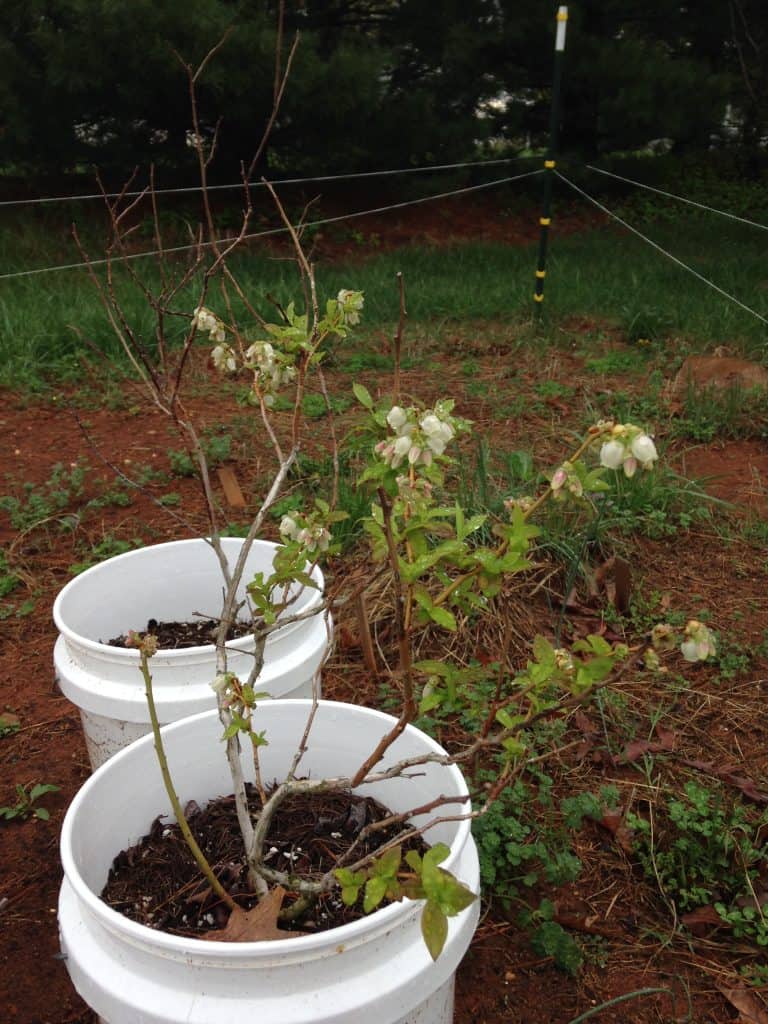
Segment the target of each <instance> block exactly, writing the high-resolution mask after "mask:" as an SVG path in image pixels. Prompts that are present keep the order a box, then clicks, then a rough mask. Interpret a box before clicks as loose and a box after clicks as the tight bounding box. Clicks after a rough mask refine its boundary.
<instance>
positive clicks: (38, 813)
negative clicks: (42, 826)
mask: <svg viewBox="0 0 768 1024" xmlns="http://www.w3.org/2000/svg"><path fill="white" fill-rule="evenodd" d="M35 817H36V818H39V819H40V820H41V821H48V819H49V818H50V814H49V813H48V811H46V809H45V808H44V807H36V808H35Z"/></svg>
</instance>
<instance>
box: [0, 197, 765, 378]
mask: <svg viewBox="0 0 768 1024" xmlns="http://www.w3.org/2000/svg"><path fill="white" fill-rule="evenodd" d="M357 223H358V224H364V221H360V222H357ZM555 223H557V218H556V219H555ZM11 228H12V230H11V231H9V232H6V233H5V239H6V240H5V243H4V245H3V248H2V251H0V274H3V273H4V274H12V273H14V272H17V271H23V270H28V269H34V268H35V267H41V266H42V267H44V266H55V265H61V264H68V263H77V262H79V261H80V256H79V254H78V252H77V250H76V248H75V246H74V244H73V243H72V242H71V240H69V239H68V238H67V231H66V228H65V226H64V224H63V223H62V222H61V221H57V222H53V221H51V220H50V219H48V220H46V219H45V218H42V219H39V220H35V221H30V220H29V219H25V218H23V217H21V216H17V217H15V218H12V219H11ZM340 230H341V229H340ZM344 230H347V229H344ZM644 231H646V233H648V234H649V235H650V237H652V238H653V239H654V240H655V241H656V242H657V243H658V244H659V245H661V246H663V247H664V248H667V249H669V250H670V251H671V252H673V253H674V254H675V255H676V256H677V258H678V259H680V260H682V261H683V262H685V263H687V264H689V265H690V266H692V267H693V268H694V269H695V270H697V271H698V272H699V273H700V274H702V275H703V276H705V277H707V278H709V279H711V280H712V281H714V282H715V283H716V284H717V285H718V286H719V287H720V288H722V289H724V290H725V291H727V292H730V293H731V294H733V295H734V296H736V297H737V298H739V299H740V300H741V302H743V303H745V304H746V305H747V306H750V307H752V308H753V309H754V310H755V311H756V312H758V313H759V314H760V315H761V316H763V317H768V292H766V285H767V284H768V275H767V274H766V270H765V262H764V252H765V249H764V238H763V235H762V232H760V231H758V230H756V229H754V228H750V227H748V226H746V225H739V224H735V223H733V222H728V221H725V220H723V219H721V218H716V217H714V216H711V215H710V216H708V217H704V218H702V217H696V218H690V219H687V220H685V219H678V220H675V221H673V222H657V223H654V224H651V225H650V226H644ZM85 235H86V238H85V245H86V248H87V251H88V252H89V255H90V256H91V257H92V258H93V259H98V258H99V256H101V255H102V254H103V240H102V241H101V242H100V241H99V231H98V229H96V228H95V227H93V226H91V227H90V228H88V229H87V230H86V231H85ZM352 236H354V237H357V238H359V245H358V248H357V250H356V252H355V255H354V257H349V256H347V257H345V258H344V259H342V260H331V259H320V260H319V262H318V265H317V276H318V283H319V288H320V291H321V294H324V295H335V294H336V292H337V291H338V289H339V288H342V287H352V288H356V289H362V290H364V292H365V295H366V318H365V320H366V329H367V330H371V331H376V330H380V329H381V328H382V327H389V325H391V324H393V323H394V321H395V320H396V318H397V289H396V286H395V274H396V272H397V271H402V272H403V274H404V276H405V281H406V287H407V295H408V312H409V316H410V319H411V321H412V322H419V323H424V324H429V325H430V326H431V328H432V329H433V330H438V331H439V329H440V326H441V325H443V324H445V323H447V322H453V321H455V320H459V319H460V320H463V321H483V320H489V321H490V320H494V321H500V322H502V323H505V324H510V323H511V324H516V325H518V326H519V329H520V332H521V335H522V336H531V337H544V338H545V339H548V340H556V339H557V337H558V327H559V326H560V325H561V324H562V323H563V321H564V319H565V318H567V317H573V316H580V317H591V318H597V319H598V320H599V321H601V322H604V323H606V324H608V325H610V326H615V327H618V328H619V329H620V330H621V331H622V332H623V333H624V334H625V336H626V338H627V339H628V340H630V341H635V340H638V339H640V338H647V339H648V340H649V341H652V342H657V343H660V344H669V346H670V349H671V352H670V355H673V354H674V355H679V354H684V352H685V351H687V350H699V349H705V348H707V347H714V346H715V345H723V344H725V345H728V346H730V347H732V348H734V349H735V350H738V351H741V352H744V353H745V354H748V355H751V356H753V357H757V358H760V356H761V355H762V354H764V353H765V346H766V340H767V338H768V332H767V330H766V325H765V324H764V323H762V322H761V321H760V320H759V319H758V318H756V317H754V316H752V315H750V314H749V313H748V312H746V311H745V310H743V309H741V308H739V307H738V306H737V305H736V304H734V303H731V302H729V301H728V300H727V299H725V298H724V297H723V296H722V295H720V294H718V293H717V292H715V291H714V290H712V289H710V288H708V287H707V286H706V285H705V284H703V283H702V282H700V281H698V280H696V279H695V278H694V277H693V276H692V275H690V274H688V273H687V272H686V271H685V270H683V269H682V268H680V267H678V266H676V265H675V264H673V263H672V262H671V261H669V260H668V259H666V258H665V257H664V256H662V255H661V254H660V253H658V252H657V251H655V250H654V249H652V248H651V247H650V246H648V245H646V244H645V243H644V242H643V241H641V240H640V239H638V238H636V237H633V236H632V235H630V234H629V233H628V232H626V231H623V230H621V229H618V228H614V227H604V228H600V229H597V230H591V231H585V232H582V233H579V234H575V235H570V236H565V237H563V236H560V237H558V235H557V234H556V233H554V235H553V238H552V240H551V246H550V257H549V265H548V274H547V281H546V293H545V295H546V297H545V304H544V313H543V316H542V317H541V319H540V320H538V321H535V322H534V321H533V303H532V301H531V295H532V290H533V271H534V267H535V261H536V253H535V247H534V246H532V245H504V244H501V243H471V242H468V243H465V244H457V245H450V246H434V247H426V246H407V247H404V248H400V249H398V250H396V251H391V252H384V251H378V249H377V247H376V245H373V246H368V245H366V242H365V235H364V233H361V234H359V235H356V234H355V232H352ZM255 244H258V243H255ZM151 247H152V240H151V236H147V235H146V234H145V235H144V236H143V237H142V236H138V238H137V241H136V250H137V251H143V250H145V249H149V248H151ZM132 268H133V270H134V272H135V273H136V274H137V275H138V276H139V278H140V279H141V280H142V281H143V282H145V283H146V284H147V285H148V286H150V287H151V286H153V285H154V284H156V274H155V269H154V263H153V261H152V260H149V259H142V260H136V261H135V262H133V263H132ZM233 268H234V269H236V271H237V272H238V276H239V278H240V280H241V282H242V284H243V286H244V288H245V290H246V292H247V293H248V295H249V296H250V298H251V300H252V301H255V303H256V305H257V307H258V308H259V309H260V311H261V312H262V313H263V314H264V315H265V316H267V317H269V316H271V315H272V309H271V307H270V304H269V301H268V299H267V296H268V295H271V296H273V297H274V298H275V299H277V300H278V301H279V302H280V303H283V304H285V303H287V302H289V301H290V300H291V299H295V298H298V296H297V294H296V288H297V283H296V275H295V271H294V268H293V265H292V263H291V262H290V261H289V260H285V259H281V258H276V256H275V255H274V254H270V253H265V252H263V251H262V252H259V251H257V250H256V248H255V245H254V248H253V249H252V251H250V252H247V253H244V254H243V255H241V256H239V257H238V258H237V259H236V260H233ZM99 273H102V271H101V270H100V271H99ZM115 288H116V290H117V292H118V293H119V294H120V295H122V296H124V303H125V308H126V311H127V313H128V316H129V319H130V321H131V323H132V324H134V325H135V327H136V328H137V329H138V330H139V331H140V333H141V334H142V335H144V336H145V337H148V338H151V337H152V334H153V320H152V316H151V313H150V311H149V310H148V308H147V306H146V303H145V302H144V299H143V297H142V295H141V293H140V291H139V290H138V289H136V288H135V286H134V283H133V281H132V280H131V278H130V276H129V274H128V273H127V272H126V271H125V270H118V271H117V272H116V274H115ZM195 299H196V293H195V289H194V288H192V287H190V288H189V289H188V290H187V292H186V293H184V294H182V295H181V296H180V297H179V300H178V302H177V303H176V306H175V308H176V309H178V310H180V311H184V312H189V311H190V310H191V309H192V308H193V306H194V305H195ZM210 301H211V302H215V299H214V298H211V300H210ZM183 328H184V321H182V320H179V323H178V327H177V333H178V334H179V335H180V334H181V333H182V331H183ZM94 346H95V347H96V348H97V349H99V350H101V351H103V352H105V353H107V354H110V355H115V354H117V352H118V344H117V341H116V339H115V338H114V336H113V333H112V332H111V330H110V328H109V325H108V323H107V321H106V317H105V314H104V311H103V309H102V307H101V305H100V303H99V299H98V296H97V294H96V289H95V287H94V285H93V283H92V281H91V280H90V279H89V277H88V274H87V273H86V272H85V271H84V270H82V269H79V270H78V269H75V270H62V271H59V272H52V273H46V274H39V275H33V276H29V277H17V278H6V279H2V278H1V277H0V385H4V386H10V387H19V386H21V387H23V388H36V387H40V386H42V385H43V384H44V382H45V381H49V382H50V381H52V380H61V379H62V378H68V377H71V376H73V375H76V374H77V366H78V363H77V357H78V355H79V354H80V353H84V352H88V351H89V350H90V349H92V347H94Z"/></svg>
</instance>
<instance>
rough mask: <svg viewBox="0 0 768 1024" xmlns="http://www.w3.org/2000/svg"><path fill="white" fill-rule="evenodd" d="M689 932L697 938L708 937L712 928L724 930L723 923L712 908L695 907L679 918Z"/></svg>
mask: <svg viewBox="0 0 768 1024" xmlns="http://www.w3.org/2000/svg"><path fill="white" fill-rule="evenodd" d="M680 920H681V922H682V923H683V924H684V925H685V927H686V928H687V929H688V931H689V932H691V934H693V935H697V936H699V937H701V936H703V935H708V934H709V933H710V932H711V931H712V929H713V928H724V927H725V926H726V924H725V921H723V919H722V917H720V915H719V914H718V912H717V911H716V910H715V908H714V907H713V906H706V907H697V908H696V909H695V910H692V911H691V912H690V913H689V914H683V916H682V917H681V918H680Z"/></svg>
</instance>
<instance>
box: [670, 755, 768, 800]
mask: <svg viewBox="0 0 768 1024" xmlns="http://www.w3.org/2000/svg"><path fill="white" fill-rule="evenodd" d="M682 763H683V764H684V765H686V766H687V767H688V768H695V769H696V770H697V771H700V772H706V773H707V774H708V775H714V776H715V778H717V779H722V780H723V782H727V783H728V785H729V786H735V787H736V789H739V790H741V792H742V793H743V794H744V796H745V797H746V798H747V800H754V802H755V803H756V804H768V793H766V792H765V791H764V790H762V789H758V788H757V783H756V782H755V780H754V779H748V778H746V777H745V776H744V775H736V773H735V772H734V770H733V765H723V766H722V768H717V767H716V766H715V765H714V764H713V762H712V761H700V760H698V759H694V758H684V759H683V761H682Z"/></svg>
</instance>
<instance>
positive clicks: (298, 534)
mask: <svg viewBox="0 0 768 1024" xmlns="http://www.w3.org/2000/svg"><path fill="white" fill-rule="evenodd" d="M280 535H281V536H282V537H283V539H284V540H285V541H286V542H287V541H290V540H295V541H297V542H298V543H299V544H301V545H303V546H304V547H305V548H306V550H307V552H308V553H309V554H312V553H313V552H315V551H317V552H322V551H327V550H328V546H329V545H330V543H331V534H330V531H329V530H328V528H327V527H326V526H323V525H322V523H318V522H313V521H312V518H311V517H309V516H301V515H298V514H296V513H294V514H293V515H285V516H283V518H282V519H281V520H280Z"/></svg>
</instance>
